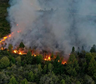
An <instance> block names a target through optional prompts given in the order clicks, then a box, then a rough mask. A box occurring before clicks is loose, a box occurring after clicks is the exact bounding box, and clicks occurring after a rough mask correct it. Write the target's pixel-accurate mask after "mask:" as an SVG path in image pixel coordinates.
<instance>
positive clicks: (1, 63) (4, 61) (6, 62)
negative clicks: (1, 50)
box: [0, 56, 10, 68]
mask: <svg viewBox="0 0 96 84" xmlns="http://www.w3.org/2000/svg"><path fill="white" fill-rule="evenodd" d="M9 64H10V61H9V59H8V57H6V56H5V57H2V59H1V60H0V68H6V67H8V66H9Z"/></svg>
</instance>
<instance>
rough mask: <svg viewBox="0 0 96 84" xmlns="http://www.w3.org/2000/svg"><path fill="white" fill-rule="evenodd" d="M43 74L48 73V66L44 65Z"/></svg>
mask: <svg viewBox="0 0 96 84" xmlns="http://www.w3.org/2000/svg"><path fill="white" fill-rule="evenodd" d="M43 72H44V73H46V72H47V65H44V68H43Z"/></svg>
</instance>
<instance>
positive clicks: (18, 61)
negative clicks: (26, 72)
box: [16, 56, 21, 65]
mask: <svg viewBox="0 0 96 84" xmlns="http://www.w3.org/2000/svg"><path fill="white" fill-rule="evenodd" d="M16 61H17V64H18V65H20V64H21V57H20V56H18V57H17V58H16Z"/></svg>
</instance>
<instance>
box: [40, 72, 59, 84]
mask: <svg viewBox="0 0 96 84" xmlns="http://www.w3.org/2000/svg"><path fill="white" fill-rule="evenodd" d="M58 80H59V78H58V76H56V75H55V74H54V73H53V72H49V73H48V74H46V75H43V76H41V78H40V81H39V84H58Z"/></svg>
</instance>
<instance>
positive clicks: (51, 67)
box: [48, 63, 53, 71]
mask: <svg viewBox="0 0 96 84" xmlns="http://www.w3.org/2000/svg"><path fill="white" fill-rule="evenodd" d="M52 69H53V65H52V64H51V63H49V64H48V70H49V71H52Z"/></svg>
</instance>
